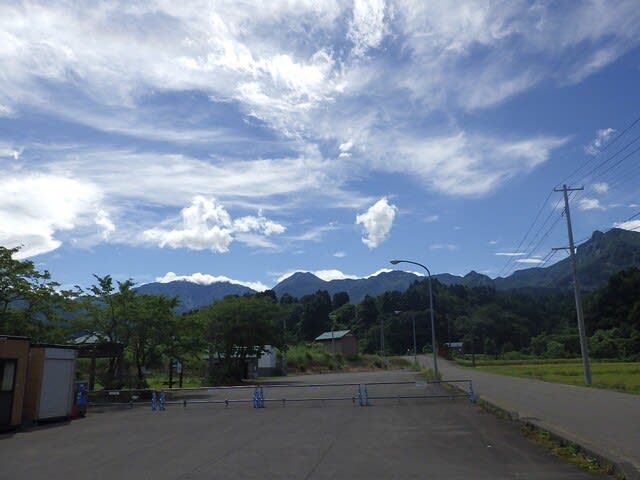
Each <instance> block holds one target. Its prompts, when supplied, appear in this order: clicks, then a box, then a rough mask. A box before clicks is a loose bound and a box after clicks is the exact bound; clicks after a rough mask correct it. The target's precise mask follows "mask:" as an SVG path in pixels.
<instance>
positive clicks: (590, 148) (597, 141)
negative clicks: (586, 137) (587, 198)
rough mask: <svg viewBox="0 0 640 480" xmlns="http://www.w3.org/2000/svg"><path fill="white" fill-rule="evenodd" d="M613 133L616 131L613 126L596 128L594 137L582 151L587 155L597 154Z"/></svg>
mask: <svg viewBox="0 0 640 480" xmlns="http://www.w3.org/2000/svg"><path fill="white" fill-rule="evenodd" d="M614 133H616V131H615V130H614V129H613V128H602V129H600V130H598V131H597V132H596V138H594V139H593V140H592V141H591V143H589V145H587V146H586V147H584V151H585V152H586V153H588V154H589V155H594V156H595V155H598V154H599V153H600V151H601V150H602V147H604V145H605V143H607V141H608V140H609V139H610V138H611V136H612V135H613V134H614ZM600 185H602V184H600ZM604 185H606V184H604ZM594 187H595V185H594ZM596 191H597V190H596Z"/></svg>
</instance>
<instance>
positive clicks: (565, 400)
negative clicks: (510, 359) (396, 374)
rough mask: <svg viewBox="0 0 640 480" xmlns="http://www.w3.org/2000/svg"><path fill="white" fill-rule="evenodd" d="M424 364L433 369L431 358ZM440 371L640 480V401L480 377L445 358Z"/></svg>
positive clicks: (599, 391) (440, 361) (625, 396)
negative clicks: (471, 384) (464, 382)
mask: <svg viewBox="0 0 640 480" xmlns="http://www.w3.org/2000/svg"><path fill="white" fill-rule="evenodd" d="M420 362H421V363H422V364H423V365H425V366H427V367H429V368H433V358H432V357H431V356H420ZM438 367H439V369H440V372H441V374H442V376H443V379H444V380H456V379H470V380H472V381H473V386H474V390H475V393H476V394H477V395H478V396H479V397H480V398H481V399H483V400H485V401H487V402H489V403H490V404H492V405H495V406H496V407H498V408H500V409H502V410H506V411H507V412H510V413H512V414H515V416H517V417H518V418H519V419H521V420H524V421H527V422H530V423H532V424H533V425H536V426H539V427H541V428H543V429H545V430H548V431H550V432H552V433H553V434H556V435H558V436H560V437H562V438H566V439H567V440H570V441H572V442H574V443H576V444H578V445H580V446H582V447H583V448H585V449H586V450H588V451H591V452H593V453H595V454H596V455H599V456H601V457H603V458H606V459H608V460H610V461H612V462H613V463H615V464H616V465H617V466H618V467H619V469H620V470H622V471H623V472H624V473H625V475H626V476H627V478H628V479H640V396H638V395H631V394H626V393H619V392H613V391H609V390H602V389H597V388H586V387H576V386H571V385H562V384H557V383H549V382H543V381H540V380H529V379H524V378H516V377H508V376H503V375H496V374H491V373H484V372H478V371H476V370H473V369H468V368H460V367H457V366H456V364H455V363H454V362H449V361H447V360H444V359H442V358H438Z"/></svg>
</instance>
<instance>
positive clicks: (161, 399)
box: [160, 390, 166, 410]
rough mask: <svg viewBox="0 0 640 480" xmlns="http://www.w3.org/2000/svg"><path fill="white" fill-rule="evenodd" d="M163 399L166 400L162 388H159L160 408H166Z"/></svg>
mask: <svg viewBox="0 0 640 480" xmlns="http://www.w3.org/2000/svg"><path fill="white" fill-rule="evenodd" d="M165 401H166V398H165V395H164V390H161V391H160V410H166V408H165Z"/></svg>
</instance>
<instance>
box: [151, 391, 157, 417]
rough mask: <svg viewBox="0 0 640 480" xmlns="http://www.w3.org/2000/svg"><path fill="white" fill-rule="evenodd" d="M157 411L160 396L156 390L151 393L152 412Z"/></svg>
mask: <svg viewBox="0 0 640 480" xmlns="http://www.w3.org/2000/svg"><path fill="white" fill-rule="evenodd" d="M157 409H158V395H157V394H156V391H155V390H154V391H152V392H151V410H153V411H154V412H155V411H156V410H157Z"/></svg>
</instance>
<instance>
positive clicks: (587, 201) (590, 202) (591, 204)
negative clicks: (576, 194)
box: [578, 198, 603, 210]
mask: <svg viewBox="0 0 640 480" xmlns="http://www.w3.org/2000/svg"><path fill="white" fill-rule="evenodd" d="M578 208H579V209H580V210H603V207H602V205H600V201H599V200H598V199H597V198H581V199H580V202H579V203H578Z"/></svg>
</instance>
